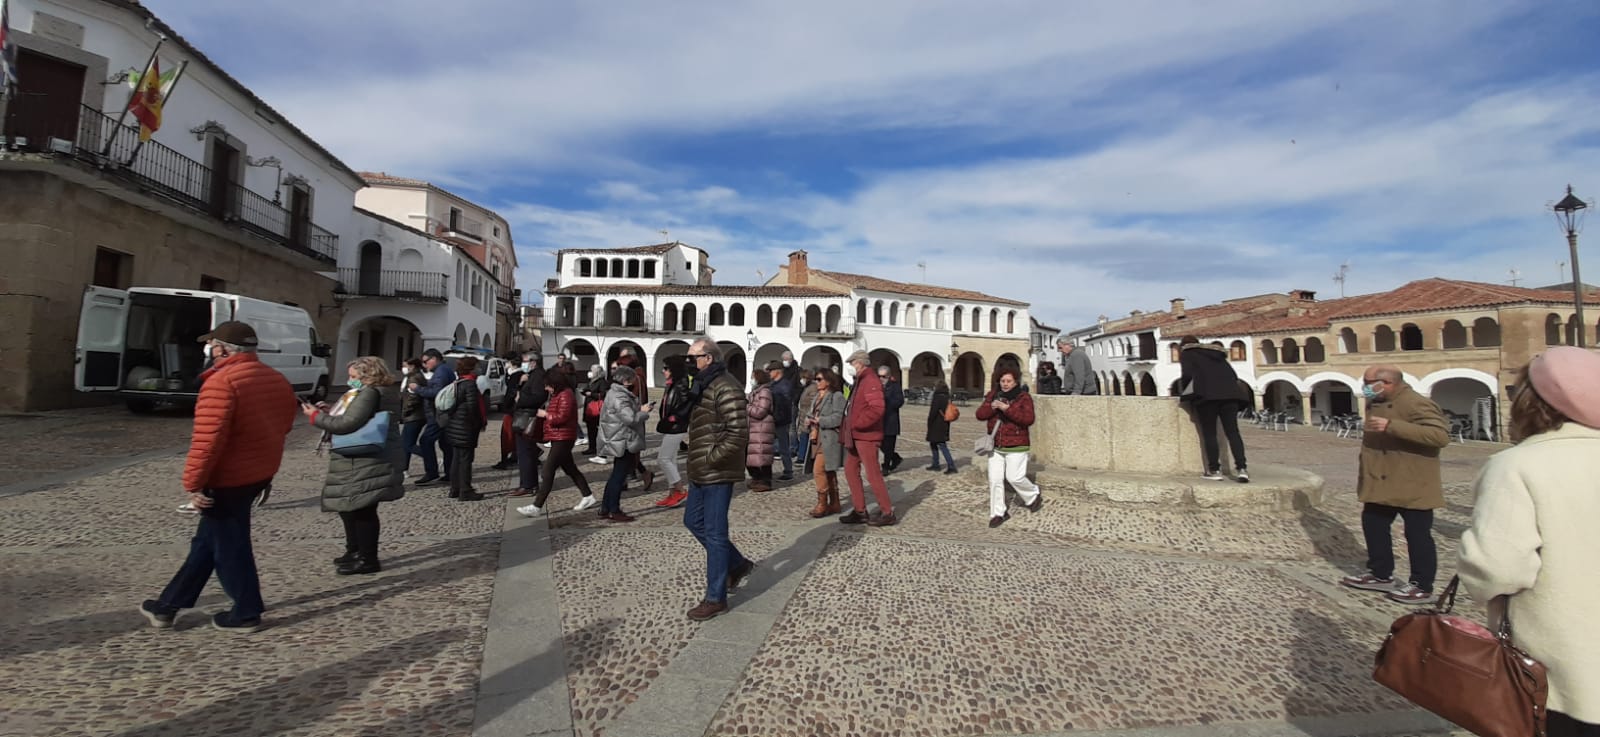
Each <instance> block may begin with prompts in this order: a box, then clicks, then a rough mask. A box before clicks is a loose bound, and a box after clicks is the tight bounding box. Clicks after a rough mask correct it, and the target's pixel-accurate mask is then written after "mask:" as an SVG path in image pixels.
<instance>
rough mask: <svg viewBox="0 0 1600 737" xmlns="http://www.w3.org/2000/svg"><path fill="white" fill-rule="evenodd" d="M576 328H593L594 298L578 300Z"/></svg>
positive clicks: (580, 298)
mask: <svg viewBox="0 0 1600 737" xmlns="http://www.w3.org/2000/svg"><path fill="white" fill-rule="evenodd" d="M578 327H580V328H588V327H594V297H579V298H578Z"/></svg>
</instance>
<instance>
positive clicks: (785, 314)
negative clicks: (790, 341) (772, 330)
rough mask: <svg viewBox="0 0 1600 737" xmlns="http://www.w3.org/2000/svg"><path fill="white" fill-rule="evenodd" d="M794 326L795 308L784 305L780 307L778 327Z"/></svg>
mask: <svg viewBox="0 0 1600 737" xmlns="http://www.w3.org/2000/svg"><path fill="white" fill-rule="evenodd" d="M793 326H794V308H793V307H790V306H789V305H784V306H782V307H779V308H778V327H780V328H787V327H793Z"/></svg>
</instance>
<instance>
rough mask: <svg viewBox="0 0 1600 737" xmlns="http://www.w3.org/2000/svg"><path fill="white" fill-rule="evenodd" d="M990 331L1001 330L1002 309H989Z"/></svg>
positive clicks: (996, 331)
mask: <svg viewBox="0 0 1600 737" xmlns="http://www.w3.org/2000/svg"><path fill="white" fill-rule="evenodd" d="M989 332H991V333H998V332H1000V310H998V309H994V308H990V310H989Z"/></svg>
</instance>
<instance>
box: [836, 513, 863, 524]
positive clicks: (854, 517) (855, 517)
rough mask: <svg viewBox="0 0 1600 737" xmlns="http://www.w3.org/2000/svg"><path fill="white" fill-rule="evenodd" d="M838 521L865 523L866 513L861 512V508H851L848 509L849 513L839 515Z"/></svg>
mask: <svg viewBox="0 0 1600 737" xmlns="http://www.w3.org/2000/svg"><path fill="white" fill-rule="evenodd" d="M839 521H840V522H841V523H843V524H847V525H860V524H865V523H866V521H867V515H864V514H862V513H861V510H859V509H852V510H850V513H849V514H847V515H845V516H843V517H840V518H839Z"/></svg>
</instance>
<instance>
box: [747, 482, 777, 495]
mask: <svg viewBox="0 0 1600 737" xmlns="http://www.w3.org/2000/svg"><path fill="white" fill-rule="evenodd" d="M750 490H751V491H754V492H757V493H759V492H763V491H772V484H769V483H767V482H765V481H751V482H750Z"/></svg>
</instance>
